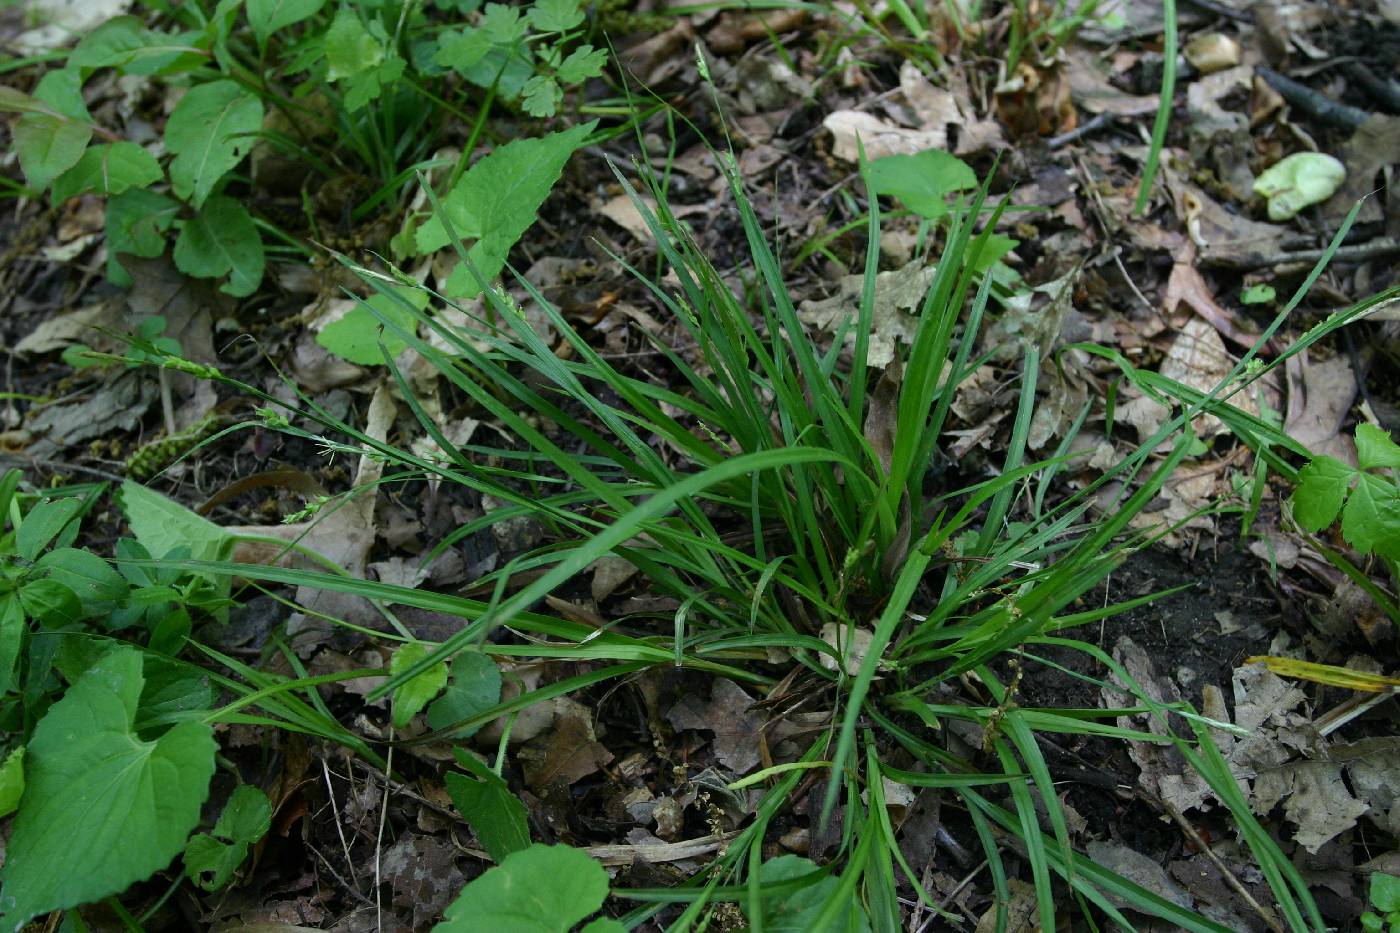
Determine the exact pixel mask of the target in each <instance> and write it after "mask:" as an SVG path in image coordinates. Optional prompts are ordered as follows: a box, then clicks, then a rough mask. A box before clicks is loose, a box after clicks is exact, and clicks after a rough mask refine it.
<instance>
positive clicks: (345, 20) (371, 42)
mask: <svg viewBox="0 0 1400 933" xmlns="http://www.w3.org/2000/svg"><path fill="white" fill-rule="evenodd" d="M325 49H326V67H327V71H326V80H327V81H340V80H342V79H344V78H353V77H354V76H355V75H358V74H361V73H363V72H366V71H369V70H370V69H372V68H374V67H376V66H377V65H378V64H379V63H380V62H382V61H383V60H384V43H383V42H381V41H380V40H379V39H378V38H376V37H375V36H374V34H373V33H371V32H370V31H369V30H368V29H366V28H365V24H364V22H363V21H362V20H361V19H360V16H359V14H358V13H356V12H355V11H354V10H353V9H352V8H350V7H348V6H343V7H341V8H340V9H339V10H337V11H336V13H335V19H334V20H332V21H331V28H330V29H328V30H326V38H325Z"/></svg>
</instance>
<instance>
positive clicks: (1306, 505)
mask: <svg viewBox="0 0 1400 933" xmlns="http://www.w3.org/2000/svg"><path fill="white" fill-rule="evenodd" d="M1355 475H1356V471H1355V470H1353V469H1352V468H1351V467H1349V466H1347V465H1346V464H1345V463H1342V462H1341V461H1340V460H1337V459H1335V458H1333V457H1315V458H1314V459H1313V461H1312V462H1311V463H1309V464H1308V465H1307V466H1305V467H1303V468H1302V469H1301V470H1299V471H1298V486H1297V488H1296V489H1295V490H1294V491H1293V517H1294V519H1296V520H1297V522H1298V524H1299V525H1301V526H1302V527H1303V528H1304V529H1306V530H1307V531H1311V532H1318V531H1321V530H1322V529H1324V528H1326V527H1327V526H1329V525H1331V524H1332V523H1333V522H1335V521H1336V520H1337V515H1338V513H1339V512H1341V510H1342V503H1343V502H1344V501H1345V500H1346V497H1347V488H1348V487H1349V486H1350V485H1351V481H1352V477H1354V476H1355Z"/></svg>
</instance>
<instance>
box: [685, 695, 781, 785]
mask: <svg viewBox="0 0 1400 933" xmlns="http://www.w3.org/2000/svg"><path fill="white" fill-rule="evenodd" d="M753 703H754V700H753V698H752V697H750V696H749V695H748V694H747V693H745V692H744V691H743V690H742V689H740V687H739V685H738V684H736V683H734V682H733V681H730V680H716V681H715V684H714V688H713V689H712V690H711V692H710V699H709V701H708V702H701V701H700V700H699V699H698V698H697V697H695V696H694V695H693V694H692V695H687V696H685V697H683V698H682V699H681V700H680V702H678V703H676V705H675V706H673V707H671V709H670V711H669V712H667V713H666V720H667V721H668V722H670V724H671V726H672V727H673V728H676V729H697V730H698V729H703V730H705V731H707V732H713V733H714V734H715V742H714V751H715V758H717V759H718V760H719V762H720V764H722V765H724V766H725V767H726V768H728V769H729V770H731V771H733V772H734V773H735V774H747V773H748V772H749V771H751V770H753V768H754V767H756V766H757V765H758V762H759V754H758V738H759V733H760V732H761V731H762V729H763V722H764V721H763V719H762V718H761V716H760V715H759V714H756V713H750V712H749V708H750V707H752V706H753Z"/></svg>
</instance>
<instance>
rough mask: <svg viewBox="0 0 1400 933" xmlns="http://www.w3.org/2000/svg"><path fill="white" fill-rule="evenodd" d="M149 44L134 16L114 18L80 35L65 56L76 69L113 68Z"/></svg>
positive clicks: (148, 37) (148, 39) (144, 27)
mask: <svg viewBox="0 0 1400 933" xmlns="http://www.w3.org/2000/svg"><path fill="white" fill-rule="evenodd" d="M149 44H150V36H149V32H148V30H147V29H146V26H145V24H144V23H142V22H141V20H139V19H137V18H136V17H135V16H117V17H113V18H112V19H109V20H107V22H105V23H103V24H102V25H101V26H98V27H97V28H96V29H94V30H93V31H92V32H90V33H88V34H87V35H85V36H83V38H82V39H81V40H80V41H79V42H78V45H77V46H76V47H75V48H74V49H73V51H72V53H71V54H70V55H69V56H68V63H69V65H71V66H73V67H78V68H114V67H116V66H118V65H121V64H124V63H126V62H128V61H130V60H131V59H132V58H133V57H134V56H135V55H137V54H139V53H140V51H141V50H142V49H144V48H146V46H147V45H149Z"/></svg>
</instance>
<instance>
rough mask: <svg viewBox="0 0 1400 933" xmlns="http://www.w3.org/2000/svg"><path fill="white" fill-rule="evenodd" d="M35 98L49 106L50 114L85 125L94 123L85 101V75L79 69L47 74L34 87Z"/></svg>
mask: <svg viewBox="0 0 1400 933" xmlns="http://www.w3.org/2000/svg"><path fill="white" fill-rule="evenodd" d="M34 97H35V99H36V100H39V101H41V102H42V103H44V104H47V105H48V107H47V110H48V112H52V113H56V114H58V115H60V116H64V117H70V118H72V119H74V120H79V121H81V122H84V123H91V122H92V115H91V114H90V113H88V109H87V101H86V100H84V99H83V75H82V72H81V71H79V70H78V69H77V68H73V67H68V68H60V69H58V70H57V71H50V72H48V73H47V74H45V75H44V76H43V77H42V78H40V79H39V83H38V84H37V85H35V87H34Z"/></svg>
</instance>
